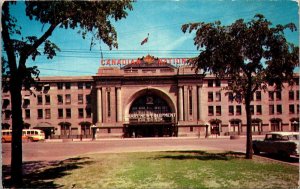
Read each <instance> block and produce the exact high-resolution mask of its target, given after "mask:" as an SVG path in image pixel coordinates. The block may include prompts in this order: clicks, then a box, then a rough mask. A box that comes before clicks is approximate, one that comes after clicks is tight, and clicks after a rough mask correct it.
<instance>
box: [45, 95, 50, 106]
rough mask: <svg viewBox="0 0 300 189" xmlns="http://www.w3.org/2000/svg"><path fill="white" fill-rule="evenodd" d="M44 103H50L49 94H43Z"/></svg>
mask: <svg viewBox="0 0 300 189" xmlns="http://www.w3.org/2000/svg"><path fill="white" fill-rule="evenodd" d="M45 103H46V104H50V95H45Z"/></svg>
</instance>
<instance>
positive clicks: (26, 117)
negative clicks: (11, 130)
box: [25, 109, 30, 119]
mask: <svg viewBox="0 0 300 189" xmlns="http://www.w3.org/2000/svg"><path fill="white" fill-rule="evenodd" d="M25 119H30V109H26V110H25Z"/></svg>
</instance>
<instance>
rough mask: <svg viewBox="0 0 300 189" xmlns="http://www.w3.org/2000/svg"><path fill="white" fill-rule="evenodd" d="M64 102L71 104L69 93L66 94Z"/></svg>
mask: <svg viewBox="0 0 300 189" xmlns="http://www.w3.org/2000/svg"><path fill="white" fill-rule="evenodd" d="M66 104H71V95H70V94H66Z"/></svg>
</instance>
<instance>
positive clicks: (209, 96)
mask: <svg viewBox="0 0 300 189" xmlns="http://www.w3.org/2000/svg"><path fill="white" fill-rule="evenodd" d="M207 96H208V102H212V101H214V93H213V92H208V94H207Z"/></svg>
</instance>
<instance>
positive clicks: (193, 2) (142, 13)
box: [2, 0, 299, 76]
mask: <svg viewBox="0 0 300 189" xmlns="http://www.w3.org/2000/svg"><path fill="white" fill-rule="evenodd" d="M11 12H12V13H13V14H14V15H15V16H16V18H17V19H18V24H19V25H21V27H22V33H23V34H24V35H37V36H40V35H41V34H42V33H41V30H42V25H41V24H40V23H39V22H35V21H30V20H29V19H28V18H27V17H26V16H25V6H24V3H23V2H18V3H17V5H16V6H13V7H12V9H11ZM257 13H261V14H263V15H265V16H266V18H267V19H268V20H270V21H271V22H272V23H273V24H274V25H276V24H287V23H289V22H294V23H295V24H296V26H297V28H299V17H298V4H297V2H295V1H287V0H286V1H258V0H255V1H254V0H253V1H245V0H237V1H217V0H202V1H200V0H177V1H163V0H160V1H158V0H156V1H142V0H139V1H137V2H135V3H134V4H133V11H130V12H128V17H127V18H126V19H122V20H120V21H118V22H116V23H114V25H115V27H116V31H117V33H118V43H119V48H118V49H113V50H112V51H109V49H108V47H107V46H106V45H105V44H103V43H102V45H101V47H102V50H103V56H104V59H111V58H116V59H117V58H138V57H142V56H145V55H147V54H148V53H149V54H151V55H153V56H155V57H160V58H170V57H193V56H195V55H197V53H198V52H197V51H196V47H195V46H194V44H193V37H194V34H184V33H183V32H182V31H181V25H182V24H184V23H190V22H200V21H201V22H213V21H216V20H220V21H221V22H222V24H224V25H229V24H231V23H233V22H234V21H235V20H237V19H240V18H243V19H245V20H246V21H249V20H250V19H251V18H253V16H254V15H255V14H257ZM46 27H47V26H45V28H44V30H45V29H46ZM148 33H149V40H148V43H146V44H144V45H143V46H141V45H140V43H141V41H142V40H143V39H144V38H145V37H147V34H148ZM286 36H287V39H288V41H290V42H292V43H294V44H296V45H298V46H299V31H296V32H293V33H292V32H286ZM50 39H51V40H52V41H53V42H55V43H56V44H57V45H58V46H59V47H60V49H61V52H59V53H58V55H57V56H56V57H54V59H50V60H48V59H46V58H45V57H44V56H40V57H38V58H37V59H36V61H34V62H33V61H32V60H31V59H30V60H29V61H28V63H27V65H28V66H33V65H37V66H38V67H39V69H40V71H41V74H40V75H41V76H56V75H58V76H59V75H64V76H67V75H95V74H96V72H97V69H98V68H99V66H100V59H101V56H100V50H99V49H100V48H99V45H97V46H95V47H94V48H93V49H92V51H90V50H89V49H90V39H89V38H87V39H86V40H83V39H82V38H81V36H80V35H79V34H77V30H65V29H56V30H55V31H54V33H53V34H52V36H51V37H50ZM2 53H3V51H2Z"/></svg>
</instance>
